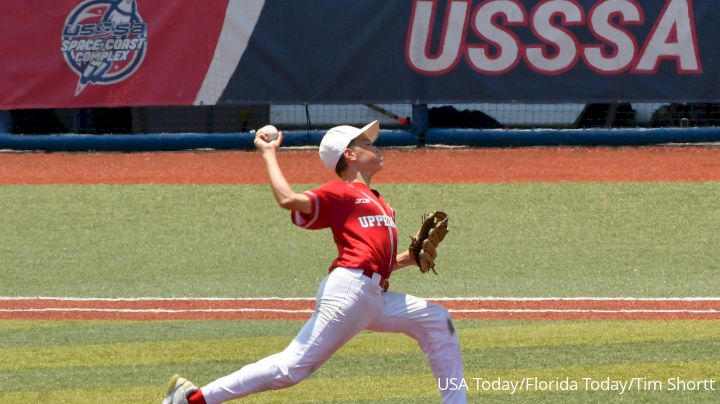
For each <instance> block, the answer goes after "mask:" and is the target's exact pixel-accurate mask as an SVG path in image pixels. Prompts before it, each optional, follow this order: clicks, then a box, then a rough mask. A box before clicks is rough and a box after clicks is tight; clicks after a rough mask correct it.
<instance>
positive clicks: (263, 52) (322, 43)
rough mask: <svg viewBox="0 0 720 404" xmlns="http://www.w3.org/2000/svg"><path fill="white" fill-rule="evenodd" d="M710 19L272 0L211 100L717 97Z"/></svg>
mask: <svg viewBox="0 0 720 404" xmlns="http://www.w3.org/2000/svg"><path fill="white" fill-rule="evenodd" d="M718 23H720V7H718V6H717V2H716V1H713V0H695V1H692V0H541V1H528V0H523V1H520V0H485V1H469V0H413V1H386V0H364V1H357V2H346V1H327V0H326V1H321V0H315V1H301V2H300V1H294V0H268V1H267V2H266V3H265V5H264V9H263V10H262V13H261V15H260V18H259V20H258V22H257V25H256V27H255V29H254V31H253V32H252V35H251V36H250V38H249V43H248V44H247V48H246V49H245V50H244V53H243V54H242V57H241V59H240V60H239V63H238V65H237V68H236V69H235V70H234V72H233V74H232V76H231V77H229V80H228V82H227V85H226V87H225V88H224V91H223V92H222V94H218V97H219V99H212V98H210V99H208V100H207V101H206V102H208V103H212V102H220V103H248V102H273V103H297V102H309V103H334V102H353V103H361V102H362V103H380V102H387V103H391V102H421V103H425V102H479V101H490V102H509V101H522V102H581V103H586V102H615V101H620V100H622V101H668V100H673V101H720V90H719V89H720V82H719V81H718V80H719V77H720V74H718V72H720V52H718V51H717V44H718V43H720V31H719V30H718V29H717V26H718ZM226 24H227V19H226ZM221 41H222V38H221Z"/></svg>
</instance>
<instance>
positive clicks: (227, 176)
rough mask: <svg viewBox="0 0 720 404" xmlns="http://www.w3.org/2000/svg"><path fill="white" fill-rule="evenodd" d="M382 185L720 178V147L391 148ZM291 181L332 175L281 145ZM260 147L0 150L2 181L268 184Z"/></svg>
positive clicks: (310, 155)
mask: <svg viewBox="0 0 720 404" xmlns="http://www.w3.org/2000/svg"><path fill="white" fill-rule="evenodd" d="M382 153H383V156H384V158H385V168H384V169H383V170H382V171H381V172H379V173H378V174H377V175H376V177H375V178H374V182H376V183H441V182H442V183H460V182H462V183H498V182H557V181H568V182H588V181H592V182H655V181H682V182H693V181H720V147H701V146H692V147H678V146H659V147H616V148H603V147H596V148H588V147H539V148H520V149H430V148H426V149H410V150H398V149H386V150H383V151H382ZM279 161H280V166H281V168H282V169H283V172H284V173H285V175H286V177H287V179H288V181H290V182H291V183H317V182H324V181H327V180H331V179H334V174H333V173H332V172H330V171H329V170H327V169H326V168H325V167H324V166H323V165H322V163H321V162H320V159H319V158H318V155H317V150H283V151H282V152H281V153H280V158H279ZM266 182H267V177H266V174H265V168H264V166H263V161H262V158H260V155H259V154H258V153H257V152H248V151H229V152H176V153H0V184H145V183H152V184H265V183H266Z"/></svg>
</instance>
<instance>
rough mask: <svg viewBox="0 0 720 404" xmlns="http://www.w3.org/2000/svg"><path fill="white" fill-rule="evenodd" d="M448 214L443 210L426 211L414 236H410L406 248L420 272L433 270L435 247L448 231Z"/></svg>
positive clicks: (435, 254)
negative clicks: (408, 244) (408, 245)
mask: <svg viewBox="0 0 720 404" xmlns="http://www.w3.org/2000/svg"><path fill="white" fill-rule="evenodd" d="M448 231H449V230H448V215H447V213H445V212H443V211H435V212H432V213H428V214H426V215H425V216H423V218H422V225H421V226H420V229H419V230H418V232H417V234H416V235H415V237H411V241H410V247H408V250H409V251H410V254H411V255H412V256H413V257H414V258H415V262H417V265H418V267H420V272H422V273H426V272H428V271H430V270H432V271H433V273H434V274H435V275H437V271H435V258H437V247H438V246H439V245H440V243H441V242H442V241H443V239H445V235H447V233H448Z"/></svg>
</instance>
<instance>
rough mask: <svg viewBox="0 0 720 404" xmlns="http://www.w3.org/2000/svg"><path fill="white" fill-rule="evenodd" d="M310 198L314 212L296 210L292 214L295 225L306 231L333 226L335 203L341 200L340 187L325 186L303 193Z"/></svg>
mask: <svg viewBox="0 0 720 404" xmlns="http://www.w3.org/2000/svg"><path fill="white" fill-rule="evenodd" d="M303 194H305V195H307V196H308V197H309V198H310V202H311V205H312V210H311V211H310V213H308V214H304V213H301V212H299V211H297V210H294V211H292V212H291V213H290V218H291V219H292V222H293V224H295V225H296V226H299V227H302V228H304V229H311V230H314V229H324V228H326V227H330V226H331V225H332V206H333V202H334V201H337V200H339V199H340V198H341V195H340V194H339V190H338V187H334V186H332V185H331V184H326V185H323V186H321V187H319V188H315V189H312V190H309V191H305V192H303Z"/></svg>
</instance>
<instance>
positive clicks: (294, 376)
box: [201, 268, 467, 404]
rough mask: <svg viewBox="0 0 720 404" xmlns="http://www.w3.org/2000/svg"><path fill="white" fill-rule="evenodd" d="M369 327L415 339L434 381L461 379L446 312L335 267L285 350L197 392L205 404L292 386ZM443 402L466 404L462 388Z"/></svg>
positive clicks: (355, 272)
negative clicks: (302, 324) (307, 317)
mask: <svg viewBox="0 0 720 404" xmlns="http://www.w3.org/2000/svg"><path fill="white" fill-rule="evenodd" d="M376 276H379V275H376ZM365 329H370V330H375V331H383V332H397V333H403V334H406V335H408V336H410V337H412V338H414V339H415V340H416V341H417V342H418V344H419V345H420V349H422V350H423V352H425V356H426V358H427V361H428V363H429V364H430V368H431V369H432V371H433V374H434V375H435V377H436V378H437V379H440V380H448V379H450V378H454V379H455V380H461V379H462V378H463V376H464V374H463V363H462V352H461V350H460V343H459V341H458V337H457V333H456V332H455V330H454V326H453V324H452V320H451V319H450V315H449V314H448V311H447V310H446V309H445V308H444V307H442V306H439V305H436V304H432V303H428V302H427V301H425V300H423V299H420V298H417V297H414V296H409V295H404V294H400V293H395V292H385V293H383V291H382V288H381V287H380V286H379V285H378V279H375V278H373V279H370V278H368V277H367V276H364V275H363V274H362V271H361V270H348V269H344V268H336V269H335V270H333V271H332V272H331V273H330V274H329V275H328V276H326V277H325V279H323V281H322V283H321V284H320V287H319V289H318V293H317V301H316V308H315V313H313V315H312V318H310V320H308V322H307V323H306V324H305V326H304V327H303V328H302V330H300V332H299V333H298V335H297V336H296V337H295V339H293V340H292V342H291V343H290V345H289V346H288V347H287V348H285V350H284V351H282V352H280V353H277V354H274V355H271V356H268V357H267V358H264V359H261V360H260V361H258V362H255V363H252V364H249V365H246V366H244V367H243V368H242V369H240V370H238V371H237V372H235V373H232V374H230V375H228V376H225V377H222V378H220V379H217V380H215V381H214V382H212V383H210V384H208V385H207V386H204V387H202V388H201V390H202V394H203V396H204V397H205V401H206V402H207V403H208V404H215V403H221V402H224V401H228V400H232V399H236V398H240V397H245V396H247V395H249V394H253V393H258V392H261V391H265V390H274V389H281V388H285V387H290V386H293V385H295V384H297V383H299V382H301V381H302V380H304V379H305V378H307V377H308V376H310V375H311V374H312V373H313V372H314V371H315V370H317V369H318V368H319V367H320V366H322V364H323V363H325V361H327V360H328V359H330V357H331V356H332V355H333V354H334V353H335V352H336V351H337V350H338V349H340V347H342V346H343V345H344V344H345V343H346V342H348V341H349V340H350V339H351V338H352V337H354V336H355V335H356V334H358V333H359V332H361V331H363V330H365ZM440 393H441V395H442V402H443V403H466V402H467V399H466V391H465V390H464V389H457V390H449V389H447V390H443V391H440Z"/></svg>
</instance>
